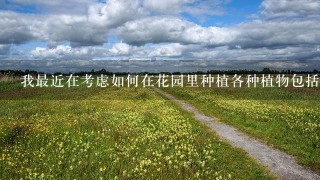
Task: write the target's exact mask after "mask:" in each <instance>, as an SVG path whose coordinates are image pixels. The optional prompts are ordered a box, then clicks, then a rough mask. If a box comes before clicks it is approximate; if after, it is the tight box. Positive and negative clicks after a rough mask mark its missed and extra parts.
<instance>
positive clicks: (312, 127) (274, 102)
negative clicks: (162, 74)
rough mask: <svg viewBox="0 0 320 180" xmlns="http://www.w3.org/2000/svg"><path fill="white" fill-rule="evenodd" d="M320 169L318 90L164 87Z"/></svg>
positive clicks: (319, 102) (201, 108) (203, 109)
mask: <svg viewBox="0 0 320 180" xmlns="http://www.w3.org/2000/svg"><path fill="white" fill-rule="evenodd" d="M164 90H165V91H168V92H169V93H171V94H173V95H175V96H177V97H179V98H181V99H183V100H185V101H188V102H189V103H191V104H193V105H194V106H196V107H197V108H198V109H200V110H201V111H203V112H204V113H205V114H207V115H210V116H215V117H218V118H219V119H220V120H221V121H223V122H225V123H228V124H231V125H233V126H235V127H237V128H239V129H241V130H242V131H245V132H247V133H248V134H251V135H252V136H254V137H257V138H259V139H262V140H263V141H266V142H267V143H269V144H270V145H272V146H275V147H277V148H279V149H281V150H283V151H286V152H288V153H289V154H292V155H293V156H295V157H296V158H297V159H298V160H299V162H300V163H301V164H304V165H306V166H308V167H310V168H311V169H313V170H315V171H317V172H318V173H319V172H320V158H319V157H320V101H319V100H318V99H319V95H320V90H319V89H305V88H304V89H294V90H293V89H280V88H269V89H268V88H266V89H264V88H242V89H234V88H226V89H223V88H222V89H221V88H220V89H219V88H174V89H170V88H168V89H164Z"/></svg>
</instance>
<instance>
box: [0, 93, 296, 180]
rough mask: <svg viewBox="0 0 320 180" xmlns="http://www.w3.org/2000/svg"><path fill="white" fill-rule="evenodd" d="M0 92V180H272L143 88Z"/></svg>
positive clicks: (202, 126)
mask: <svg viewBox="0 0 320 180" xmlns="http://www.w3.org/2000/svg"><path fill="white" fill-rule="evenodd" d="M26 91H30V92H29V93H28V96H29V97H28V98H26V99H24V98H23V97H24V95H25V94H23V93H25V92H26ZM1 93H2V96H1V100H0V106H1V109H0V122H1V123H0V179H10V178H13V179H20V178H26V179H71V178H72V179H272V178H274V177H273V176H272V175H270V174H269V173H268V172H267V171H266V170H265V168H263V167H261V166H260V165H258V164H257V163H256V162H255V161H254V160H252V159H251V158H249V157H248V156H247V155H246V153H244V152H243V151H241V150H239V149H235V148H232V147H231V146H230V145H228V144H226V143H224V142H223V141H221V140H219V138H217V136H216V135H215V134H214V133H213V132H211V131H210V130H209V129H208V128H206V127H205V126H204V125H202V124H200V123H198V122H196V121H195V120H194V119H193V117H192V116H191V115H190V114H188V113H186V112H185V111H183V110H182V109H180V108H179V107H178V106H176V105H175V104H173V103H172V102H170V101H167V100H164V99H163V98H161V97H160V96H158V95H157V94H156V93H155V92H153V91H152V90H151V89H136V88H121V89H116V88H107V89H103V90H95V89H94V88H93V89H92V90H85V89H81V88H74V89H72V88H71V89H66V90H64V91H62V90H56V89H45V90H43V89H32V90H30V89H29V90H28V89H24V90H16V89H15V88H12V89H10V88H6V90H2V92H1ZM21 93H22V94H23V95H21ZM9 94H11V95H12V94H14V95H12V97H11V98H5V95H8V96H9ZM13 96H14V97H19V98H20V99H19V98H18V99H15V100H13V99H12V98H13ZM226 105H227V104H226ZM293 127H295V126H294V124H293Z"/></svg>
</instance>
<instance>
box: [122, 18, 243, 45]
mask: <svg viewBox="0 0 320 180" xmlns="http://www.w3.org/2000/svg"><path fill="white" fill-rule="evenodd" d="M236 35H237V32H236V31H233V30H230V29H228V28H219V27H209V28H205V27H201V26H199V25H197V24H195V23H191V22H188V21H185V20H181V19H179V18H172V17H171V18H170V17H150V18H144V19H139V20H136V21H130V22H128V23H126V24H125V25H124V26H122V27H120V28H119V36H120V37H121V38H122V40H123V41H124V42H126V43H129V44H138V45H141V44H146V43H163V42H173V43H182V44H185V43H187V44H205V45H214V46H219V45H224V44H226V43H229V42H231V41H232V40H233V39H234V38H235V36H236Z"/></svg>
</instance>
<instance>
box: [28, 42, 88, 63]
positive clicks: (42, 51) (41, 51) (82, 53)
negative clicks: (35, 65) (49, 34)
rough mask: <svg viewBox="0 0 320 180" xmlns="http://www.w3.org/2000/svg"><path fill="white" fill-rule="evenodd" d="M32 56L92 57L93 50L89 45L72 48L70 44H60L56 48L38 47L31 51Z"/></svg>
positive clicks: (80, 58)
mask: <svg viewBox="0 0 320 180" xmlns="http://www.w3.org/2000/svg"><path fill="white" fill-rule="evenodd" d="M30 54H31V56H32V57H33V58H35V59H64V60H66V59H78V60H83V59H90V58H92V57H91V50H90V49H89V48H87V47H82V48H72V47H70V46H65V45H59V46H57V47H56V48H51V49H48V48H41V47H37V48H36V49H34V50H32V51H31V52H30Z"/></svg>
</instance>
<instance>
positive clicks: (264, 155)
mask: <svg viewBox="0 0 320 180" xmlns="http://www.w3.org/2000/svg"><path fill="white" fill-rule="evenodd" d="M153 89H154V90H155V91H156V92H158V93H159V94H162V95H163V96H165V97H166V98H168V99H170V100H172V101H174V102H176V103H177V104H179V105H181V106H182V108H183V109H185V110H187V111H189V112H191V113H193V114H194V115H195V119H196V120H198V121H201V122H203V123H205V124H206V125H207V126H209V127H210V128H211V129H212V130H214V131H215V132H216V133H217V134H218V135H219V136H221V137H222V138H224V139H225V140H226V141H227V142H229V143H230V144H231V145H233V146H235V147H238V148H241V149H243V150H245V151H246V152H247V153H248V154H249V155H250V156H251V157H253V158H254V159H257V160H258V161H259V162H260V163H261V164H263V165H264V166H266V167H268V168H269V170H270V171H271V172H272V173H274V174H275V175H277V176H278V177H279V178H280V179H290V180H293V179H297V180H298V179H299V180H300V179H308V180H313V179H315V180H320V176H319V175H317V174H316V173H315V172H313V171H311V170H309V169H307V168H305V167H303V166H301V165H299V164H297V162H296V160H295V159H294V158H293V157H292V156H290V155H288V154H286V153H284V152H281V151H279V150H277V149H274V148H271V147H269V146H268V145H266V144H265V143H262V142H260V141H257V140H255V139H253V138H250V137H249V136H247V135H245V134H244V133H242V132H240V131H238V130H237V129H235V128H233V127H232V126H229V125H226V124H223V123H220V122H217V121H215V120H214V118H213V117H208V116H205V115H204V114H202V113H200V112H199V111H198V110H197V109H196V108H194V107H193V106H191V105H190V104H187V103H185V102H184V101H181V100H179V99H177V98H175V97H174V96H172V95H170V94H168V93H166V92H164V91H162V90H160V89H158V88H155V87H154V88H153Z"/></svg>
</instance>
